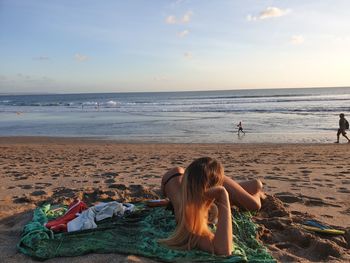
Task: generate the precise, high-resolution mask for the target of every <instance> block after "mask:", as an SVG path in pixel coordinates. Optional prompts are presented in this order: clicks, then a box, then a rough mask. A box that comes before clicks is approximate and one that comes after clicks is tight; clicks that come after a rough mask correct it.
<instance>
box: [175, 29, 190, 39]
mask: <svg viewBox="0 0 350 263" xmlns="http://www.w3.org/2000/svg"><path fill="white" fill-rule="evenodd" d="M189 33H190V31H188V30H187V29H186V30H184V31H181V32H178V33H177V36H178V37H180V38H183V37H185V36H187V35H188V34H189Z"/></svg>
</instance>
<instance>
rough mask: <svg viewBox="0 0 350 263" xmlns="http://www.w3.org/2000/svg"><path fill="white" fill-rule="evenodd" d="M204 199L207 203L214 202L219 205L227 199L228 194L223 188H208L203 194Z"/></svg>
mask: <svg viewBox="0 0 350 263" xmlns="http://www.w3.org/2000/svg"><path fill="white" fill-rule="evenodd" d="M204 195H205V197H206V198H208V199H209V201H214V202H215V203H220V202H222V201H223V200H225V201H226V200H227V199H228V192H227V190H226V189H225V187H223V186H214V187H211V188H209V189H208V190H207V191H206V192H205V194H204Z"/></svg>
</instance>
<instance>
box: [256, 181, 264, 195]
mask: <svg viewBox="0 0 350 263" xmlns="http://www.w3.org/2000/svg"><path fill="white" fill-rule="evenodd" d="M254 184H255V187H256V191H257V192H261V191H262V190H263V186H264V185H263V183H262V182H261V181H260V180H259V179H255V180H254Z"/></svg>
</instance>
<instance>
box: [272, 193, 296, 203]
mask: <svg viewBox="0 0 350 263" xmlns="http://www.w3.org/2000/svg"><path fill="white" fill-rule="evenodd" d="M275 196H276V197H277V198H278V199H280V200H281V201H282V202H285V203H296V202H302V198H300V197H298V196H295V195H294V194H292V193H290V192H280V193H276V194H275Z"/></svg>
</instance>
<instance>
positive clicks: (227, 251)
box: [214, 246, 233, 256]
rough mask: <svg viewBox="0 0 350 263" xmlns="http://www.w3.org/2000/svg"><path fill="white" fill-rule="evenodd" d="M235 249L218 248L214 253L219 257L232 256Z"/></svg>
mask: <svg viewBox="0 0 350 263" xmlns="http://www.w3.org/2000/svg"><path fill="white" fill-rule="evenodd" d="M232 251H233V248H232V246H230V247H218V248H215V249H214V253H215V254H216V255H218V256H230V255H231V254H232Z"/></svg>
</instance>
